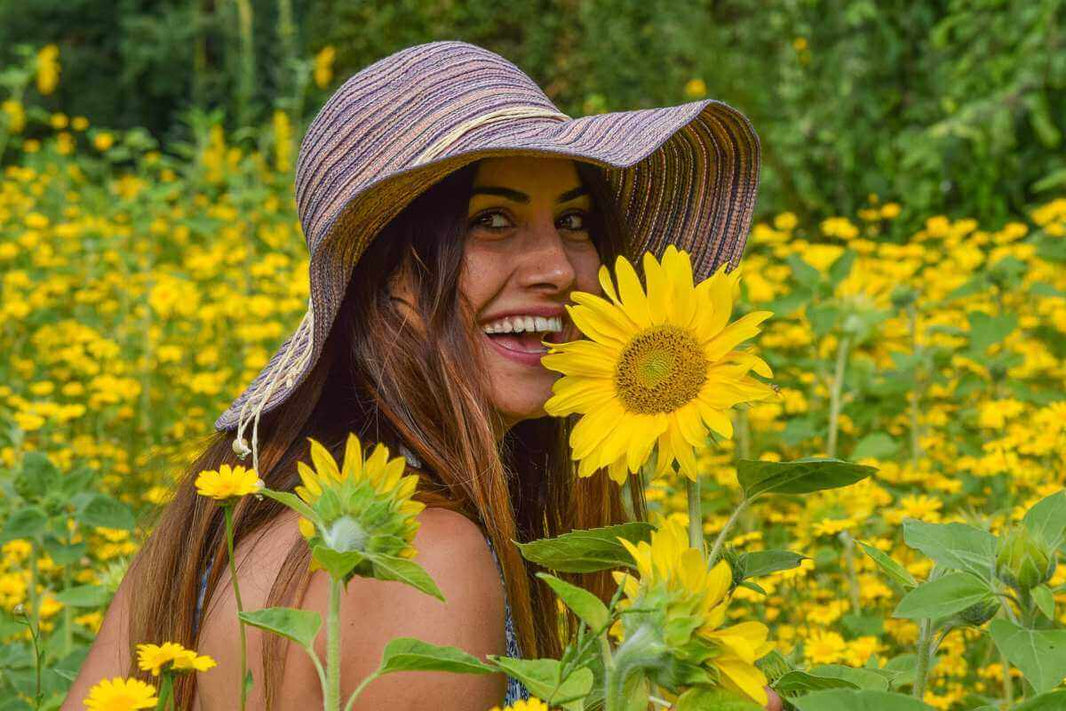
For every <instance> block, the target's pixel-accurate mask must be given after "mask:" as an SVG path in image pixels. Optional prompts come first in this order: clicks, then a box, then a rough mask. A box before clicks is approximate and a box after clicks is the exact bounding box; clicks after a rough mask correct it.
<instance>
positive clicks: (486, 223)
mask: <svg viewBox="0 0 1066 711" xmlns="http://www.w3.org/2000/svg"><path fill="white" fill-rule="evenodd" d="M493 218H499V219H500V220H501V221H502V222H503V223H504V224H492V222H493ZM506 223H507V216H506V215H504V214H503V213H502V212H499V211H495V212H486V213H484V214H482V215H479V216H478V217H475V218H474V221H473V222H472V223H471V226H473V227H484V228H485V229H487V230H502V229H506V228H507V227H509V226H510V225H508V224H506Z"/></svg>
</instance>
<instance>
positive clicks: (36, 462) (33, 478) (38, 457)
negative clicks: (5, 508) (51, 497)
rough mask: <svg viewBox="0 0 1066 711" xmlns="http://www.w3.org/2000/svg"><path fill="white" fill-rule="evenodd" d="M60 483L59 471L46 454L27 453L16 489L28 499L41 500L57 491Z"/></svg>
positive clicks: (23, 458)
mask: <svg viewBox="0 0 1066 711" xmlns="http://www.w3.org/2000/svg"><path fill="white" fill-rule="evenodd" d="M59 482H60V474H59V469H57V468H56V465H55V464H52V460H50V459H49V458H48V455H46V454H45V453H44V452H26V454H24V455H23V457H22V471H21V472H19V475H18V479H17V481H16V483H15V489H16V491H18V493H19V495H20V496H22V497H23V498H26V499H34V500H40V499H42V498H44V497H45V496H47V495H48V494H49V493H50V492H52V491H53V490H55V489H56V488H57V487H58V485H59Z"/></svg>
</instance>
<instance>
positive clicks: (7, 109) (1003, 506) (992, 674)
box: [0, 99, 1066, 710]
mask: <svg viewBox="0 0 1066 711" xmlns="http://www.w3.org/2000/svg"><path fill="white" fill-rule="evenodd" d="M2 116H3V118H2V119H0V127H6V128H0V141H2V142H5V145H7V147H8V149H9V150H11V149H12V148H13V149H14V150H15V151H16V152H17V153H18V160H17V161H15V162H14V163H13V164H11V165H9V166H7V167H6V168H5V169H4V177H3V183H2V187H0V343H2V344H3V347H2V353H3V358H0V543H2V548H0V609H2V613H0V640H3V641H4V644H3V645H2V646H0V709H3V710H7V709H21V708H58V705H59V702H60V701H61V700H62V699H63V696H64V694H65V689H66V688H67V687H68V686H69V684H70V682H71V680H72V679H73V678H74V675H76V673H77V670H78V668H79V666H80V663H81V659H82V658H83V657H84V654H85V652H86V650H87V648H88V646H89V644H90V643H91V641H92V639H93V636H94V633H95V631H96V630H97V629H98V628H99V625H100V623H101V619H102V614H103V611H104V610H105V609H106V606H107V603H108V601H109V599H110V596H111V595H112V594H113V593H114V591H115V589H116V587H117V584H118V582H119V581H120V580H121V578H122V575H123V573H124V570H125V566H126V565H127V564H128V561H129V559H130V557H131V556H132V555H133V554H134V553H135V552H136V551H137V549H138V546H139V545H140V543H141V542H142V541H143V540H144V538H145V536H146V535H147V533H148V531H145V530H143V528H141V527H139V526H138V523H137V522H138V521H140V520H141V517H142V515H143V514H145V513H146V512H147V511H149V510H151V509H153V508H154V507H158V506H160V505H162V504H164V503H165V502H166V500H167V497H168V495H169V494H170V492H171V490H172V488H173V486H174V484H175V480H174V477H175V475H176V474H177V473H178V472H180V471H181V470H182V468H183V467H184V466H186V465H187V464H188V462H189V461H190V459H191V458H192V457H193V456H194V454H196V453H198V451H199V449H200V448H201V447H202V445H203V442H204V437H205V436H207V435H209V434H210V433H211V432H212V431H213V428H212V423H213V422H214V419H215V417H216V416H217V414H218V413H220V412H221V411H222V410H223V409H225V407H226V406H227V405H228V404H229V403H230V402H231V400H232V398H233V397H234V396H236V395H237V394H238V393H239V391H240V390H241V388H242V387H243V386H244V385H245V384H246V383H247V382H249V381H250V380H251V379H252V378H253V377H254V376H255V375H256V374H257V373H258V372H259V370H260V368H261V367H262V366H263V365H265V364H266V362H267V359H268V358H269V356H270V355H271V354H272V353H273V352H274V349H275V348H276V347H277V345H278V344H279V343H280V342H281V340H282V339H283V338H284V337H285V336H286V335H287V334H288V333H289V332H290V331H291V330H292V328H294V327H295V326H296V324H297V323H298V322H299V320H300V318H301V317H302V315H303V313H304V310H305V308H306V305H307V300H308V284H307V266H308V265H307V257H306V249H305V247H304V243H303V239H302V236H301V232H300V229H299V223H298V222H297V220H296V216H295V213H294V206H293V205H292V184H291V181H292V174H291V169H292V164H293V158H294V148H295V145H294V140H295V137H294V135H293V133H294V132H293V128H292V121H291V120H290V118H289V116H288V115H287V114H286V113H284V112H283V111H280V110H279V111H277V112H275V114H274V119H273V121H272V122H271V124H270V125H269V126H265V127H263V129H262V131H261V132H259V133H258V135H257V137H256V139H255V142H254V146H255V147H254V148H252V149H249V148H247V147H239V146H238V145H237V144H236V143H235V142H234V140H233V137H231V136H227V135H226V134H225V133H224V132H223V130H222V129H221V128H220V126H219V125H218V124H217V122H215V121H214V120H213V119H212V118H211V117H209V116H206V115H205V116H200V117H198V119H197V120H196V121H195V123H194V125H192V126H191V129H192V134H193V135H194V136H195V140H193V141H190V142H188V143H181V144H174V145H167V146H165V150H164V147H163V146H160V145H158V144H157V143H156V141H155V140H154V139H153V138H152V137H151V136H149V135H148V134H147V133H146V132H143V131H137V130H133V131H128V132H122V133H118V132H111V131H107V130H103V129H98V128H95V127H93V126H91V125H90V124H89V122H88V121H87V120H86V119H84V118H83V117H68V116H66V115H64V114H61V113H52V114H49V113H47V112H43V111H42V110H40V109H37V108H35V107H32V106H31V107H23V106H22V104H21V103H19V102H18V101H17V100H16V99H8V100H7V101H6V102H5V103H4V104H3V113H2ZM30 134H32V135H33V137H28V136H29V135H30ZM866 202H867V206H866V207H865V208H864V209H862V210H860V211H859V212H858V213H857V214H854V215H839V216H835V217H831V218H828V219H825V220H823V221H820V222H812V223H809V224H808V223H803V222H801V221H800V220H799V219H798V218H797V217H796V216H795V215H793V214H791V213H787V212H784V213H780V214H777V215H775V216H773V217H772V218H769V219H767V220H765V221H763V222H760V223H758V224H756V225H755V226H754V228H753V230H752V233H751V236H750V238H749V242H748V248H747V251H746V253H745V257H744V260H743V264H742V268H741V278H740V283H739V287H738V289H739V293H738V294H737V297H738V307H737V308H738V310H739V311H740V312H741V314H739V315H742V314H743V313H744V312H754V311H770V312H773V316H772V317H771V318H769V320H767V321H765V322H764V323H763V324H762V333H761V334H760V335H759V336H758V337H757V338H756V339H754V340H753V343H754V346H755V352H756V353H758V355H759V356H761V358H763V359H764V360H765V361H766V363H768V364H769V366H770V367H771V368H772V371H773V377H772V378H771V379H770V382H772V383H773V384H774V385H775V386H776V387H777V388H778V390H779V392H778V394H777V396H776V397H775V398H773V399H771V400H768V401H764V402H757V403H754V404H752V405H751V406H749V407H742V408H740V409H737V410H734V411H733V412H732V422H731V428H732V430H733V434H732V437H731V438H728V439H727V438H724V437H720V436H714V437H713V438H712V439H709V440H708V446H707V447H706V449H704V450H703V451H702V453H701V454H700V456H699V458H698V460H697V465H698V472H699V478H700V481H701V496H702V511H703V512H704V514H705V518H704V521H703V522H702V525H703V531H704V533H705V534H706V535H707V537H708V540H710V541H713V540H715V538H716V536H717V535H718V533H719V532H720V531H722V530H723V528H725V527H726V526H727V525H732V526H733V528H731V529H729V531H730V533H729V536H728V539H727V540H725V541H724V542H725V544H726V545H725V546H724V548H723V553H724V557H725V559H726V560H730V561H732V562H733V564H734V567H735V563H736V561H737V560H738V556H739V555H740V554H741V553H751V552H755V551H771V550H785V549H787V550H789V551H795V552H797V553H799V554H801V555H802V556H803V557H802V558H799V557H797V558H795V560H793V561H792V565H791V566H788V565H780V566H773V567H775V568H776V569H774V570H770V571H769V572H767V573H766V574H764V575H760V576H758V577H757V579H754V580H752V581H751V583H750V584H749V585H747V586H744V585H741V586H740V587H737V589H736V592H735V594H734V598H733V603H732V605H731V606H730V608H729V612H728V614H729V616H730V618H731V619H732V620H733V621H735V622H738V623H739V622H742V621H747V620H758V621H762V622H764V623H765V624H766V625H767V626H768V627H769V631H770V636H769V639H770V641H771V642H772V643H773V647H774V649H776V651H777V652H778V653H779V655H778V656H777V657H775V661H776V663H778V664H782V665H787V669H812V668H814V667H818V666H819V665H823V668H825V667H824V665H842V666H847V667H852V668H862V667H866V668H867V669H877V670H888V672H892V671H896V672H898V676H899V677H900V682H899V683H900V686H901V687H902V688H903V689H904V690H905V691H907V690H908V689H909V685H912V684H913V683H914V671H913V670H914V668H915V666H916V665H917V666H918V668H921V665H922V663H923V661H922V659H921V657H922V656H923V655H922V649H925V650H928V651H930V652H931V654H930V655H929V658H928V659H927V660H926V661H927V662H928V669H929V674H928V684H927V688H926V690H925V693H924V701H925V703H927V704H929V705H930V706H931V707H933V708H937V709H978V708H982V707H985V708H1006V707H1007V705H1008V704H1014V703H1018V702H1020V701H1021V700H1022V699H1023V698H1026V697H1030V698H1031V697H1033V696H1035V695H1037V694H1038V693H1039V692H1046V691H1049V690H1050V689H1052V688H1053V687H1055V686H1058V685H1059V684H1060V682H1061V681H1062V678H1063V676H1066V666H1063V665H1062V663H1061V661H1059V662H1057V663H1059V665H1060V666H1059V667H1057V669H1058V670H1059V672H1058V678H1057V679H1054V678H1052V679H1050V680H1048V679H1043V678H1042V679H1039V680H1034V679H1033V678H1032V673H1031V671H1030V669H1029V668H1027V664H1026V662H1024V661H1021V662H1019V661H1018V659H1017V658H1014V657H1013V655H1012V653H1011V652H1010V651H1007V650H1005V648H1004V645H1003V644H997V641H999V640H997V639H995V638H994V637H993V635H992V634H991V632H990V624H995V621H1000V620H1007V619H1014V617H1015V615H1019V616H1025V615H1031V618H1030V619H1029V624H1030V626H1031V627H1033V628H1036V629H1046V630H1048V631H1051V628H1052V627H1054V626H1055V624H1057V625H1058V627H1059V628H1060V629H1061V626H1062V625H1063V624H1066V565H1060V566H1057V567H1055V566H1054V564H1053V561H1054V560H1055V557H1056V555H1058V554H1057V552H1056V551H1055V550H1051V551H1050V553H1049V554H1048V556H1049V559H1045V561H1044V563H1045V565H1044V567H1043V569H1041V570H1040V571H1039V573H1040V577H1041V579H1040V581H1039V583H1038V584H1034V585H1030V586H1028V587H1027V588H1025V592H1024V593H1023V594H1020V595H1019V596H1018V597H1017V598H1015V599H1014V600H1012V601H1008V602H1006V603H1004V604H1003V606H1002V607H1000V605H999V601H998V600H993V602H995V606H994V607H991V608H989V612H990V614H989V615H988V616H987V618H986V619H979V617H980V616H978V618H973V617H972V616H971V619H968V620H962V621H959V620H956V622H954V623H952V624H951V625H950V626H949V627H946V628H944V627H941V628H940V633H939V634H936V635H933V633H932V628H931V626H930V625H929V624H925V623H923V622H922V621H921V620H922V619H923V618H921V617H914V616H911V617H907V616H905V614H901V613H905V610H901V608H900V601H901V599H902V598H903V597H904V594H906V593H907V592H908V590H909V589H913V588H914V587H915V585H917V583H918V581H923V580H927V579H929V580H930V581H931V582H932V581H935V580H936V575H935V571H934V570H933V560H934V559H937V561H938V562H940V563H941V564H943V554H942V553H940V552H938V551H939V549H938V548H937V547H936V546H933V545H929V544H926V545H923V544H921V543H920V542H916V541H919V538H920V535H919V532H921V531H928V530H933V529H925V528H922V527H921V524H923V523H924V524H949V523H959V524H966V525H967V526H968V527H969V528H967V529H966V530H968V531H970V530H973V529H980V530H982V531H987V532H990V533H991V534H993V535H995V536H1002V537H1003V538H1004V540H1013V539H1008V538H1007V534H1008V532H1010V531H1011V530H1012V529H1011V527H1012V525H1013V524H1015V523H1016V522H1018V521H1020V520H1021V519H1022V517H1023V515H1024V514H1025V513H1026V512H1027V511H1028V510H1029V509H1030V508H1031V507H1032V506H1033V505H1034V504H1036V503H1037V502H1039V501H1041V500H1042V499H1045V498H1046V497H1049V496H1051V495H1052V494H1055V493H1056V492H1059V491H1060V490H1062V489H1063V488H1064V486H1066V268H1064V267H1066V198H1057V199H1049V200H1048V201H1046V202H1045V203H1043V204H1041V205H1038V206H1036V207H1035V208H1034V209H1032V210H1031V211H1029V212H1028V213H1027V214H1026V215H1025V216H1024V217H1019V218H1017V219H1016V220H1014V221H1011V222H1007V223H1006V224H997V225H985V224H977V223H976V222H975V221H973V220H970V219H965V218H959V219H951V218H948V217H946V216H942V215H909V214H908V213H907V210H908V207H907V204H906V202H905V200H901V201H900V202H889V201H885V200H883V199H881V198H879V197H878V196H876V195H870V196H869V197H868V198H867V200H866ZM904 224H917V225H920V228H918V229H906V228H904V227H902V225H904ZM805 457H828V458H837V459H844V460H848V461H850V462H854V463H858V464H862V465H869V466H872V467H876V473H874V474H873V475H872V476H870V477H868V478H866V479H863V480H862V481H860V482H859V483H856V484H852V485H850V486H845V487H841V488H835V489H832V490H827V491H818V492H815V493H812V494H809V495H805V496H800V495H793V494H784V495H778V496H774V497H772V498H761V499H759V500H758V501H754V502H753V503H752V504H751V505H750V506H746V507H744V508H743V510H741V511H739V512H736V511H737V505H738V503H739V502H740V501H741V500H742V497H743V492H742V489H741V486H740V485H739V484H738V478H737V472H738V469H737V467H738V461H741V460H755V461H762V462H783V461H790V460H796V459H801V458H805ZM628 485H634V484H632V483H630V484H628ZM644 485H645V486H646V492H647V494H646V495H647V498H648V501H649V507H650V509H651V510H652V512H653V515H654V518H653V520H654V522H656V523H658V524H662V526H663V528H662V529H661V530H662V531H671V530H679V529H677V528H675V527H674V523H677V524H680V525H681V527H682V528H685V529H687V528H688V527H689V520H688V513H687V512H688V511H689V502H688V501H687V499H686V496H687V491H688V489H687V488H686V480H685V477H684V476H683V475H681V474H678V473H673V472H669V473H667V474H665V475H663V476H656V477H653V478H650V477H649V478H648V479H645V480H644ZM935 530H938V531H946V530H951V531H958V530H960V529H956V528H950V529H946V528H945V529H935ZM930 535H931V534H930ZM905 537H906V538H905ZM1057 543H1061V541H1058V542H1057ZM1010 545H1013V544H1007V547H1008V548H1009V547H1010ZM1019 545H1021V544H1019ZM1025 550H1026V551H1028V549H1025ZM930 551H932V552H930ZM1009 552H1010V551H1009V550H1008V553H1009ZM1045 553H1047V552H1046V551H1045ZM882 554H883V555H882ZM1026 555H1029V554H1028V553H1026ZM1008 557H1010V556H1008ZM1029 557H1030V558H1031V557H1032V556H1029ZM1046 558H1047V556H1046ZM1001 559H1003V558H1002V556H1001ZM1012 560H1013V559H1012ZM886 561H887V562H886ZM892 561H895V563H896V566H895V567H893V566H892ZM939 567H940V566H938V568H939ZM948 567H949V568H950V567H951V566H948ZM1023 568H1024V566H1023ZM886 570H887V571H889V572H888V573H886ZM1015 572H1016V573H1017V571H1015ZM1046 572H1050V578H1048V579H1046V580H1045V579H1044V578H1045V577H1046V576H1045V575H1044V573H1046ZM931 574H933V575H932V577H931ZM908 581H910V582H908ZM708 584H710V583H708ZM919 589H920V588H919ZM1038 591H1039V592H1038ZM1045 591H1046V592H1045ZM1030 596H1032V598H1030ZM975 600H978V601H980V602H986V600H985V599H984V598H980V596H978V598H975ZM964 612H967V613H970V612H971V610H970V608H967V610H966V611H964ZM953 614H954V613H953ZM993 616H994V621H990V620H991V619H992V618H993ZM960 619H961V618H960ZM933 637H935V639H933ZM1034 649H1036V647H1034ZM916 650H917V653H916ZM1059 656H1060V657H1061V651H1060V653H1059ZM1008 658H1010V659H1008ZM1047 658H1048V659H1052V660H1053V661H1054V660H1055V659H1056V657H1054V654H1050V655H1049V656H1047ZM1008 661H1012V663H1008ZM829 668H836V667H829ZM1052 668H1053V670H1054V669H1055V668H1056V667H1054V666H1053V667H1052ZM787 669H785V670H782V669H778V670H774V669H765V671H766V673H767V676H768V677H769V678H771V679H777V678H779V677H781V676H782V674H783V673H784V672H785V671H787ZM204 673H210V671H206V672H204ZM871 673H872V672H871ZM908 673H909V674H910V675H911V676H910V681H907V680H906V679H905V678H904V677H906V675H907V674H908ZM1054 673H1056V672H1054V671H1053V672H1052V674H1054ZM888 676H891V675H888ZM893 688H895V686H894V687H893ZM1060 700H1061V699H1060ZM801 708H803V707H802V706H801ZM810 708H813V707H810ZM899 708H905V707H903V706H900V707H899ZM906 708H910V707H906ZM1042 708H1043V707H1042ZM1046 708H1049V709H1050V708H1054V707H1052V706H1047V707H1046Z"/></svg>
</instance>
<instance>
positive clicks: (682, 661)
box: [611, 520, 774, 705]
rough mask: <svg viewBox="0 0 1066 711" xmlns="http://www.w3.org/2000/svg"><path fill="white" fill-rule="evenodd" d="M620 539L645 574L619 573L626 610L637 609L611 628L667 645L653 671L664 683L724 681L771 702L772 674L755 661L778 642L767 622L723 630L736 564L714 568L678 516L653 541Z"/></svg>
mask: <svg viewBox="0 0 1066 711" xmlns="http://www.w3.org/2000/svg"><path fill="white" fill-rule="evenodd" d="M618 540H619V541H621V543H622V545H623V546H625V547H626V550H628V551H629V554H630V555H631V556H632V557H633V560H634V561H635V563H636V567H637V573H638V575H639V577H634V576H633V575H631V574H629V573H624V572H620V571H615V572H614V573H612V575H613V576H614V579H615V581H616V582H618V584H619V585H621V586H622V588H623V591H624V593H625V597H624V598H623V599H622V600H621V601H620V602H619V608H620V609H622V610H631V611H630V612H628V613H625V614H623V615H622V618H621V619H620V620H619V621H618V622H616V623H615V626H614V627H612V629H611V633H612V634H613V635H614V636H615V637H616V638H621V639H622V640H625V639H629V638H643V639H645V640H646V639H648V638H649V636H650V637H651V638H653V639H655V640H657V641H659V642H661V644H662V647H663V648H665V649H666V650H667V651H666V652H665V654H664V655H663V658H660V659H659V660H658V662H659V663H658V664H657V665H656V664H652V665H651V668H652V671H651V672H650V675H651V676H652V677H653V678H654V679H655V681H656V683H658V684H659V685H661V686H663V687H665V688H668V689H671V690H672V691H677V690H678V687H679V686H681V685H682V683H680V682H679V681H678V680H679V679H683V685H685V686H692V685H707V686H715V685H720V686H724V687H727V688H730V689H734V690H736V691H739V692H741V693H743V694H745V695H747V696H748V697H750V698H751V699H752V700H754V701H756V702H758V703H760V704H763V705H765V704H766V701H767V696H766V691H765V689H764V688H763V687H765V686H766V684H767V680H766V675H765V674H763V672H762V671H760V670H759V668H758V667H757V666H755V661H756V660H757V659H759V658H761V657H763V656H765V655H766V654H768V653H769V652H771V651H772V650H773V648H774V645H773V643H772V642H769V641H767V636H768V635H769V630H768V628H767V627H766V625H764V624H762V623H761V622H741V623H739V624H736V625H732V626H730V627H722V623H723V622H724V621H725V619H726V612H727V609H728V607H729V602H730V596H729V589H730V584H731V582H732V577H733V574H732V570H731V569H730V567H729V563H727V562H726V561H725V560H720V561H719V562H718V564H717V565H715V566H714V567H713V568H711V569H708V566H707V559H706V558H704V556H703V553H702V551H700V550H697V549H695V548H692V547H690V546H689V544H688V533H687V532H686V530H685V528H684V527H683V526H682V525H681V524H680V523H678V522H677V521H674V520H668V521H666V522H665V523H664V524H663V525H662V526H661V527H660V528H659V529H657V530H656V531H653V532H652V535H651V542H650V543H646V542H644V541H641V542H639V543H637V544H636V545H634V544H632V543H630V542H629V541H627V540H625V539H623V538H619V539H618ZM649 632H650V633H651V634H650V635H649ZM624 647H625V642H624V641H623V643H622V648H624ZM619 653H620V654H621V653H622V652H621V651H620V652H619ZM666 658H670V663H666ZM679 672H681V673H679ZM701 682H702V684H701Z"/></svg>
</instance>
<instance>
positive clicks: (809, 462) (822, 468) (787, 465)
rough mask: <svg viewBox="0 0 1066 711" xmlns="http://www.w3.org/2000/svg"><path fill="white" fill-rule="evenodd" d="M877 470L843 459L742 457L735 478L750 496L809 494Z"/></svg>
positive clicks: (865, 475) (861, 478) (845, 484)
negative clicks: (773, 459)
mask: <svg viewBox="0 0 1066 711" xmlns="http://www.w3.org/2000/svg"><path fill="white" fill-rule="evenodd" d="M875 471H877V469H876V468H875V467H868V466H864V465H861V464H852V463H851V462H845V461H843V460H842V459H822V458H811V459H797V460H795V461H792V462H763V461H758V460H752V459H741V460H740V461H739V462H737V480H738V481H739V482H740V486H741V487H742V488H743V489H744V494H745V496H747V497H748V498H749V499H752V498H755V497H756V496H760V495H762V494H769V493H774V494H809V493H811V492H814V491H823V490H825V489H837V488H840V487H842V486H850V485H851V484H854V483H855V482H857V481H862V480H863V479H865V478H866V477H868V476H870V475H871V474H873V473H874V472H875Z"/></svg>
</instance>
